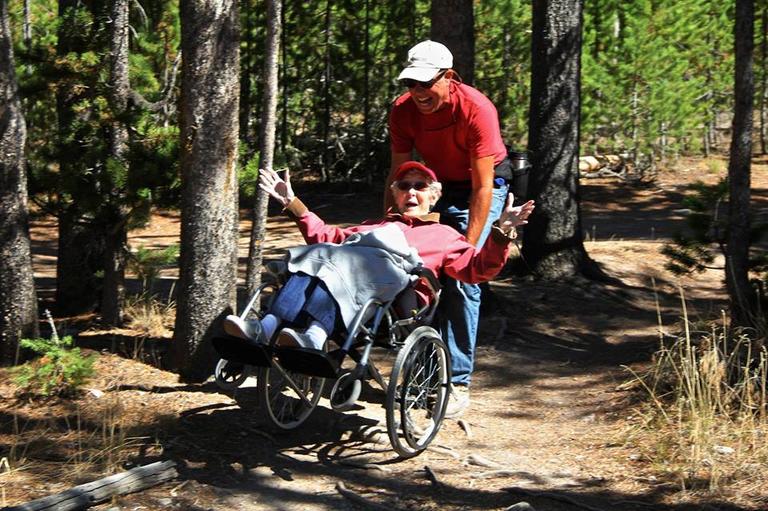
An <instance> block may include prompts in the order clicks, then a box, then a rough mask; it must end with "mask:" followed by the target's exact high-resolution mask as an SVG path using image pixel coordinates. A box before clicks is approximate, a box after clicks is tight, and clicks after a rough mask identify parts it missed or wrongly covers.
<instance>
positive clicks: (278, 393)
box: [258, 360, 325, 429]
mask: <svg viewBox="0 0 768 511" xmlns="http://www.w3.org/2000/svg"><path fill="white" fill-rule="evenodd" d="M258 382H259V383H258V386H259V387H258V388H259V390H258V392H259V397H260V399H261V403H262V405H263V406H264V408H265V409H266V411H267V416H268V417H269V420H270V421H271V422H272V423H273V424H274V425H275V426H277V427H278V428H280V429H293V428H296V427H298V426H299V425H301V424H302V423H303V422H304V421H305V420H307V418H308V417H309V416H310V414H312V412H313V411H314V410H315V407H317V402H318V401H320V395H321V394H322V392H323V386H324V385H325V378H318V377H316V376H306V375H303V374H297V373H293V372H291V371H286V370H285V369H283V368H282V367H281V366H280V364H279V363H278V362H277V361H276V360H274V361H273V362H272V367H262V368H259V375H258Z"/></svg>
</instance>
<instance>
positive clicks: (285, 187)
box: [259, 169, 294, 206]
mask: <svg viewBox="0 0 768 511" xmlns="http://www.w3.org/2000/svg"><path fill="white" fill-rule="evenodd" d="M259 188H261V189H262V190H264V191H265V192H267V193H268V194H269V195H270V197H272V198H273V199H275V200H277V201H278V202H279V203H280V204H282V205H283V206H287V205H288V204H289V203H290V202H291V201H292V200H293V198H294V195H293V188H291V175H290V172H289V171H288V169H285V178H284V179H283V178H281V177H280V176H279V175H278V173H277V172H275V171H274V170H272V169H261V170H259Z"/></svg>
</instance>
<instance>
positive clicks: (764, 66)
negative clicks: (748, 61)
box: [760, 2, 768, 154]
mask: <svg viewBox="0 0 768 511" xmlns="http://www.w3.org/2000/svg"><path fill="white" fill-rule="evenodd" d="M761 3H762V9H761V12H760V19H761V24H760V32H761V34H760V68H761V69H760V71H761V73H760V153H762V154H765V153H766V141H765V138H766V133H765V132H766V107H767V106H768V105H766V100H768V5H766V2H761Z"/></svg>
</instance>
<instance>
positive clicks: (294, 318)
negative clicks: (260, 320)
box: [269, 272, 339, 334]
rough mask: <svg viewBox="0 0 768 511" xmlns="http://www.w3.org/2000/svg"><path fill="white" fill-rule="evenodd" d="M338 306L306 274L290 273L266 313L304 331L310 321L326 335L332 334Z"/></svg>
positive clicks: (316, 280) (319, 282) (324, 290)
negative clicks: (319, 325)
mask: <svg viewBox="0 0 768 511" xmlns="http://www.w3.org/2000/svg"><path fill="white" fill-rule="evenodd" d="M338 309H339V306H338V305H337V304H336V301H335V300H334V299H333V297H332V296H331V294H330V293H329V292H328V288H327V287H325V284H324V283H323V282H322V281H321V280H320V279H318V278H317V277H311V276H309V275H307V274H306V273H301V272H299V273H294V274H293V275H291V276H290V278H289V279H288V282H286V283H285V285H284V286H283V287H282V288H281V289H280V293H279V294H278V295H277V298H276V299H275V301H274V303H272V306H271V307H270V308H269V313H270V314H273V315H275V316H277V317H278V318H280V319H281V320H282V321H286V322H288V323H289V324H290V325H291V326H296V327H301V328H303V327H306V326H308V325H309V323H310V321H311V320H312V319H314V320H315V321H317V322H318V323H320V324H321V325H322V326H323V328H324V329H325V331H326V332H328V334H331V333H332V332H333V331H334V329H335V328H334V327H335V326H336V322H337V321H338Z"/></svg>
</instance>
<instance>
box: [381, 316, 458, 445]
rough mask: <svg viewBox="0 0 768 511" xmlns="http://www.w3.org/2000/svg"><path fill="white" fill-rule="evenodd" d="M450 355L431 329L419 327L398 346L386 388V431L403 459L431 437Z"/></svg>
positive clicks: (441, 409)
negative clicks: (401, 345) (400, 346)
mask: <svg viewBox="0 0 768 511" xmlns="http://www.w3.org/2000/svg"><path fill="white" fill-rule="evenodd" d="M449 361H450V355H449V354H448V349H447V348H446V346H445V343H443V340H442V339H441V338H440V335H439V334H438V333H437V332H436V331H435V329H434V328H432V327H428V326H423V327H419V328H417V329H416V330H414V331H413V332H411V334H410V335H409V336H408V338H407V339H406V340H405V343H404V345H403V347H402V348H401V349H400V351H399V353H398V355H397V359H396V360H395V364H394V366H393V367H392V375H391V376H390V380H389V387H388V389H387V401H386V404H385V407H386V412H387V433H388V434H389V440H390V442H391V443H392V448H394V450H395V452H397V454H399V455H400V456H401V457H403V458H410V457H413V456H416V455H417V454H419V453H420V452H421V451H423V450H424V449H426V448H427V446H428V445H429V443H430V442H431V441H432V439H433V438H435V435H437V432H438V431H439V430H440V426H441V425H442V422H443V417H444V416H445V408H446V406H447V405H448V386H449V382H450V380H451V375H450V371H451V370H450V362H449Z"/></svg>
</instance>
